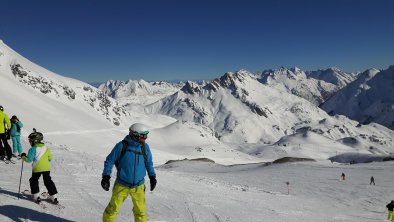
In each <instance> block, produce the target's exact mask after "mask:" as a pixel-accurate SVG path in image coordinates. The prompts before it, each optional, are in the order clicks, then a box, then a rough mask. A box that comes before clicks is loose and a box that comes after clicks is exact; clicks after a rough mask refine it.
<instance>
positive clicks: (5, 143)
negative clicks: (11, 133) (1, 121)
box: [0, 133, 12, 159]
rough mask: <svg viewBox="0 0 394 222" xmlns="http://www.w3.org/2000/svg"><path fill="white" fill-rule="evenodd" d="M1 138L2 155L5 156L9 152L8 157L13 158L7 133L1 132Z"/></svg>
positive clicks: (0, 153)
mask: <svg viewBox="0 0 394 222" xmlns="http://www.w3.org/2000/svg"><path fill="white" fill-rule="evenodd" d="M0 140H1V141H0V156H5V155H6V154H7V159H11V157H12V150H11V147H10V144H8V141H7V134H6V133H0Z"/></svg>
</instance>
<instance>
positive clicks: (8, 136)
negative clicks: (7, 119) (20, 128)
mask: <svg viewBox="0 0 394 222" xmlns="http://www.w3.org/2000/svg"><path fill="white" fill-rule="evenodd" d="M5 135H6V137H7V140H9V139H11V132H10V131H9V130H7V131H6V132H5Z"/></svg>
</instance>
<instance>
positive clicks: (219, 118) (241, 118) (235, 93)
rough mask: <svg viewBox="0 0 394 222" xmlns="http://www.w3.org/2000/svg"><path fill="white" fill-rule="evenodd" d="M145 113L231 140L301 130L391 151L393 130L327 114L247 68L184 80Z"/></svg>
mask: <svg viewBox="0 0 394 222" xmlns="http://www.w3.org/2000/svg"><path fill="white" fill-rule="evenodd" d="M145 111H146V112H148V113H156V112H158V113H161V114H164V115H169V116H172V117H174V118H176V119H178V120H183V121H194V122H196V123H200V124H203V125H206V126H208V127H210V128H211V129H212V130H213V131H214V132H215V136H216V137H217V138H219V139H220V140H221V141H223V142H229V143H238V144H239V143H266V144H273V143H274V142H276V141H278V140H279V139H280V138H282V137H283V136H289V135H295V134H297V132H298V131H299V130H300V129H303V130H306V131H310V132H313V133H316V134H319V135H322V136H324V137H326V138H329V139H330V140H332V141H336V140H340V139H342V138H355V139H356V140H360V141H362V142H360V143H362V144H363V146H362V149H365V150H368V149H369V147H378V148H377V149H379V150H380V151H381V152H382V153H388V152H390V149H391V147H390V146H391V145H394V142H393V141H392V140H391V139H392V136H394V133H393V131H391V130H388V129H386V128H384V127H380V126H379V127H378V129H379V130H377V129H376V126H363V127H359V126H357V122H354V121H351V120H349V119H347V118H345V117H339V116H336V117H330V116H329V115H328V114H327V113H326V112H324V111H323V110H321V109H319V108H318V107H316V106H315V105H313V104H312V103H310V102H308V101H306V100H305V99H303V98H300V97H298V96H295V95H293V94H291V93H288V91H287V90H284V89H280V88H277V87H271V86H270V85H266V84H261V83H260V82H259V79H258V78H256V76H254V75H252V74H251V73H249V72H247V71H238V72H236V73H226V74H225V75H223V76H222V77H220V78H218V79H215V80H213V81H212V82H210V83H208V84H206V85H199V84H196V83H193V82H187V83H186V85H185V86H184V87H183V88H182V89H181V90H180V91H178V92H177V93H175V94H173V95H171V96H168V97H166V98H164V99H161V100H160V101H158V102H156V103H154V104H151V105H148V106H146V108H145ZM368 152H369V151H368Z"/></svg>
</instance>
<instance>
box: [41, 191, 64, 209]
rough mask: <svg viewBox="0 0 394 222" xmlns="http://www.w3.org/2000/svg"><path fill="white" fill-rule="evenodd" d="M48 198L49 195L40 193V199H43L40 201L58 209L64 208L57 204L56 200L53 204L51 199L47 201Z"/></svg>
mask: <svg viewBox="0 0 394 222" xmlns="http://www.w3.org/2000/svg"><path fill="white" fill-rule="evenodd" d="M49 196H50V195H49V193H48V192H42V193H41V197H42V198H43V199H41V201H45V202H48V203H50V204H52V205H54V206H56V207H57V208H58V209H64V208H65V206H63V205H61V204H60V203H59V201H57V199H56V201H57V202H53V201H52V200H51V199H49Z"/></svg>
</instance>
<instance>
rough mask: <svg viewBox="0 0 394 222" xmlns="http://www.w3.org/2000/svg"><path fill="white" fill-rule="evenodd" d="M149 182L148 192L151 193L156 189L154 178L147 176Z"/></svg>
mask: <svg viewBox="0 0 394 222" xmlns="http://www.w3.org/2000/svg"><path fill="white" fill-rule="evenodd" d="M149 181H150V191H153V190H154V189H155V187H156V183H157V180H156V176H149Z"/></svg>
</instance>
